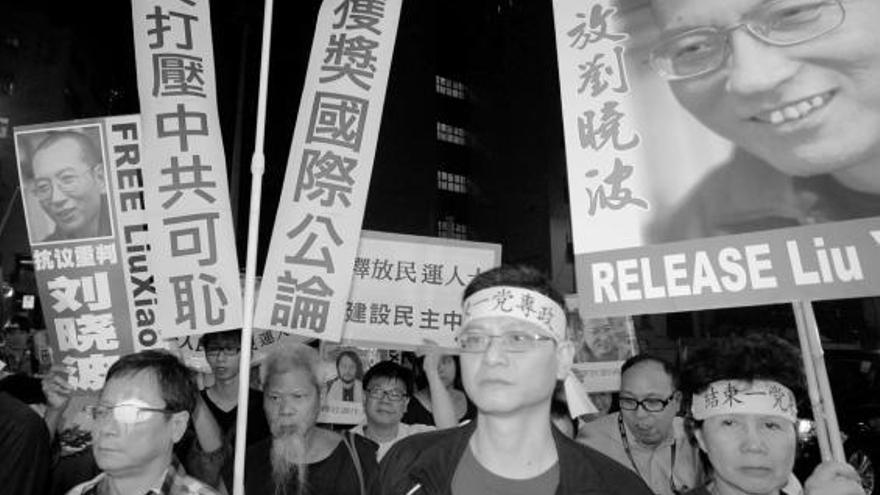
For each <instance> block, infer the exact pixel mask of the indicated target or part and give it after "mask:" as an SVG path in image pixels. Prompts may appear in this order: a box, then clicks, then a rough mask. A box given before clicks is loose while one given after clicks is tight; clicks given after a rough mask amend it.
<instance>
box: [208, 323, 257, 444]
mask: <svg viewBox="0 0 880 495" xmlns="http://www.w3.org/2000/svg"><path fill="white" fill-rule="evenodd" d="M201 345H202V348H203V349H204V350H205V359H206V360H207V361H208V366H210V367H211V373H212V375H213V376H214V383H213V384H212V385H211V386H210V387H206V388H205V389H204V390H202V391H201V396H202V398H203V399H204V400H205V404H206V405H207V406H208V409H209V410H210V411H211V414H212V415H213V416H214V419H216V420H217V423H218V424H219V425H220V429H221V430H222V432H223V435H224V437H225V438H227V440H230V441H231V438H232V436H233V435H234V430H235V422H236V418H237V417H238V377H239V371H240V365H241V364H240V357H241V330H227V331H225V332H214V333H207V334H205V335H203V336H202V338H201ZM268 437H269V423H267V422H266V413H265V412H264V411H263V393H262V392H260V391H259V390H255V389H250V390H249V397H248V425H247V443H248V445H250V444H252V443H255V442H258V441H260V440H262V439H264V438H268ZM230 445H231V443H230Z"/></svg>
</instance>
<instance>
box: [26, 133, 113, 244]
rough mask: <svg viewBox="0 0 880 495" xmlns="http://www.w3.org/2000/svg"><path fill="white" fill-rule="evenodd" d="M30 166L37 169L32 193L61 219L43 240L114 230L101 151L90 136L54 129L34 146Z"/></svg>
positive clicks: (100, 234) (51, 214)
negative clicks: (111, 224) (111, 225)
mask: <svg viewBox="0 0 880 495" xmlns="http://www.w3.org/2000/svg"><path fill="white" fill-rule="evenodd" d="M24 167H25V168H27V165H25V166H24ZM24 172H25V175H26V176H27V175H28V174H27V172H30V173H31V174H32V175H31V177H29V179H30V193H31V194H33V196H34V197H35V198H36V199H37V200H38V201H39V203H40V206H41V207H42V209H43V211H45V212H46V215H48V216H49V218H50V219H51V220H52V222H53V223H54V224H55V229H54V230H53V231H52V233H50V234H49V235H47V236H46V237H44V238H43V239H40V240H39V241H40V242H49V241H63V240H69V239H87V238H92V237H103V236H109V235H111V234H112V230H111V227H110V209H109V206H108V203H107V196H106V185H105V183H104V181H105V178H104V165H103V160H102V159H101V151H100V150H99V149H98V147H97V146H96V145H95V143H93V142H92V140H91V139H90V138H89V137H88V136H86V135H85V134H82V133H79V132H74V131H59V132H51V133H49V134H48V136H47V137H46V138H45V139H43V141H41V142H40V144H39V145H38V146H37V148H36V150H34V154H33V157H32V159H31V169H30V170H24ZM32 218H33V217H32Z"/></svg>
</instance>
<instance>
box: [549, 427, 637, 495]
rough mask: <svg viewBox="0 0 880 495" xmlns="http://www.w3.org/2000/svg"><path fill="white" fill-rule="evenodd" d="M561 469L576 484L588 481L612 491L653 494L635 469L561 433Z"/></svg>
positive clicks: (559, 444)
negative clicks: (632, 469)
mask: <svg viewBox="0 0 880 495" xmlns="http://www.w3.org/2000/svg"><path fill="white" fill-rule="evenodd" d="M557 442H558V443H557V445H558V448H559V459H560V469H561V470H562V471H565V472H566V473H568V474H567V477H568V478H569V479H572V478H575V481H574V483H573V484H578V483H580V482H588V483H591V484H593V485H595V486H597V487H600V488H602V489H612V490H613V491H612V492H610V493H626V494H627V495H629V494H633V495H638V494H642V493H644V494H650V493H651V491H650V490H649V489H648V486H647V485H645V483H644V481H642V479H641V478H639V476H638V475H636V474H635V473H634V472H633V471H631V470H629V469H627V468H626V467H624V466H623V465H621V464H620V463H619V462H617V461H615V460H614V459H612V458H610V457H608V456H606V455H605V454H603V453H602V452H599V451H598V450H596V449H594V448H592V447H589V446H587V445H584V444H581V443H578V442H576V441H574V440H572V439H570V438H568V437H566V436H564V435H562V434H560V435H559V436H558V437H557Z"/></svg>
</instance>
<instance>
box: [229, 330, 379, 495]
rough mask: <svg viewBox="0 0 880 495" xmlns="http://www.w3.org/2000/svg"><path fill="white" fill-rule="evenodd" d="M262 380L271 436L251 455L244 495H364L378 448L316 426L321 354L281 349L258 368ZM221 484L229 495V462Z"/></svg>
mask: <svg viewBox="0 0 880 495" xmlns="http://www.w3.org/2000/svg"><path fill="white" fill-rule="evenodd" d="M260 377H261V379H262V383H263V409H265V411H266V419H267V420H268V422H269V429H270V431H271V432H272V436H271V438H267V439H265V440H262V441H260V442H258V443H255V444H253V445H251V446H250V447H248V449H247V453H246V460H245V469H244V489H245V493H248V494H267V495H273V494H274V495H294V494H303V493H312V494H321V493H334V494H339V495H349V494H350V495H359V494H363V493H366V489H367V488H368V487H369V486H370V485H371V484H372V483H373V482H374V479H375V477H376V472H377V471H378V466H377V464H376V446H375V444H373V443H372V442H370V441H369V440H366V439H365V438H362V437H359V436H357V435H352V434H347V435H346V436H342V435H340V434H338V433H336V432H333V431H330V430H325V429H323V428H319V427H317V426H316V422H317V419H318V412H319V411H320V409H321V401H320V390H321V384H322V383H323V380H322V377H321V367H320V358H319V356H318V352H317V351H316V350H315V349H313V348H311V347H309V346H306V345H303V344H297V343H285V344H283V345H279V346H278V347H276V348H274V349H273V350H272V351H271V353H270V354H269V355H268V356H267V357H266V359H265V360H264V361H263V363H262V365H261V366H260ZM223 479H224V483H225V487H226V488H227V491H231V490H230V489H231V487H232V462H231V459H230V462H228V463H227V465H226V466H225V468H224V472H223Z"/></svg>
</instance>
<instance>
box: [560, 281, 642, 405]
mask: <svg viewBox="0 0 880 495" xmlns="http://www.w3.org/2000/svg"><path fill="white" fill-rule="evenodd" d="M565 311H566V313H567V314H568V317H567V318H568V322H569V328H570V335H571V341H572V344H574V348H575V353H574V365H573V366H572V369H573V370H574V373H575V376H577V378H578V380H580V381H581V383H582V384H583V386H584V390H586V391H587V392H590V393H593V392H617V391H618V390H620V367H621V366H622V365H623V362H624V361H626V360H627V359H629V358H630V357H632V356H635V355H636V354H638V348H637V347H638V346H637V341H636V332H635V327H634V325H633V320H632V317H630V316H609V317H599V318H587V319H583V318H581V315H580V312H579V311H578V297H577V295H574V294H571V295H566V296H565Z"/></svg>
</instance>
